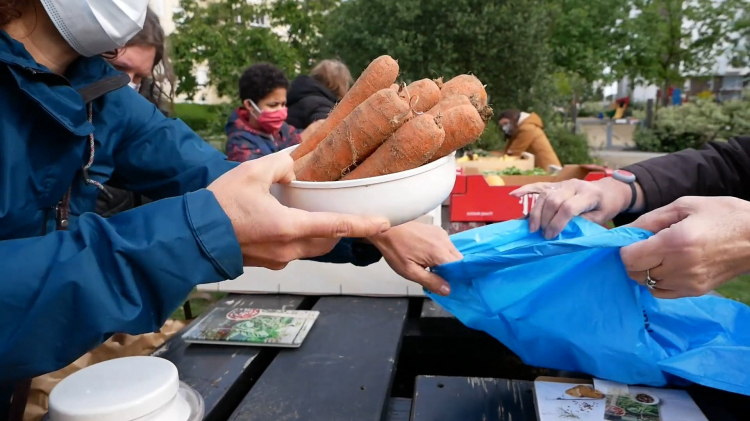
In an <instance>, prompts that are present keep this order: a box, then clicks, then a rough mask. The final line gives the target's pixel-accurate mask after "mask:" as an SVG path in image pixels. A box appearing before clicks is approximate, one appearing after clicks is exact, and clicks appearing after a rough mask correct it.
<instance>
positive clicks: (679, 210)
mask: <svg viewBox="0 0 750 421" xmlns="http://www.w3.org/2000/svg"><path fill="white" fill-rule="evenodd" d="M629 226H633V227H638V228H643V229H645V230H648V231H651V232H653V233H655V235H653V236H652V237H650V238H648V239H647V240H644V241H639V242H637V243H635V244H631V245H630V246H627V247H624V248H622V250H621V251H620V255H621V256H622V261H623V263H624V264H625V268H626V269H627V271H628V276H630V277H631V278H632V279H634V280H635V281H636V282H638V283H640V284H642V285H645V284H646V277H647V276H651V279H652V280H654V281H656V285H655V286H654V288H653V289H649V290H650V291H651V293H652V294H653V295H654V296H656V297H658V298H680V297H696V296H700V295H704V294H706V293H707V292H709V291H711V290H713V289H714V288H716V287H717V286H719V285H721V284H723V283H724V282H726V281H729V280H731V279H734V278H735V277H737V276H738V275H741V274H743V273H747V272H748V271H749V270H750V202H747V201H744V200H740V199H735V198H732V197H683V198H680V199H678V200H676V201H674V202H673V203H672V204H670V205H667V206H664V207H663V208H659V209H656V210H654V211H651V212H649V213H647V214H645V215H643V216H641V217H640V218H638V219H637V220H636V221H635V222H633V223H632V224H630V225H629Z"/></svg>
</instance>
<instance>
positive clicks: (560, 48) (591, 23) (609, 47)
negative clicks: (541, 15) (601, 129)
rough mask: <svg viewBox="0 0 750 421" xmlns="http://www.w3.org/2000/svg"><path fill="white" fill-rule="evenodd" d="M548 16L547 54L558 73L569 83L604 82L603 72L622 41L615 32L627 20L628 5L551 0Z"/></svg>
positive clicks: (619, 0) (607, 1) (607, 0)
mask: <svg viewBox="0 0 750 421" xmlns="http://www.w3.org/2000/svg"><path fill="white" fill-rule="evenodd" d="M547 8H548V11H549V13H550V31H551V33H550V52H551V54H552V60H553V63H554V64H555V66H556V67H557V69H558V71H560V72H562V73H564V74H567V75H568V78H569V79H571V81H572V82H571V83H576V82H577V81H580V80H583V81H585V82H588V83H589V84H590V83H591V82H594V81H597V80H601V79H603V78H605V75H604V70H605V68H607V67H610V66H612V65H614V64H615V60H616V59H617V50H618V49H620V48H622V47H623V46H624V45H623V39H622V37H621V36H620V31H619V30H618V28H619V26H620V24H621V22H622V21H623V20H624V19H625V18H627V13H628V2H627V1H622V0H597V1H591V0H553V1H550V2H549V3H548V6H547Z"/></svg>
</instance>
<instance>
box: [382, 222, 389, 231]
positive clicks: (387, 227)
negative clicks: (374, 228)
mask: <svg viewBox="0 0 750 421" xmlns="http://www.w3.org/2000/svg"><path fill="white" fill-rule="evenodd" d="M390 228H391V224H390V223H389V222H387V221H386V222H383V223H382V224H380V232H386V231H388V229H390Z"/></svg>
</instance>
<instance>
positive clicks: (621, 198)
mask: <svg viewBox="0 0 750 421" xmlns="http://www.w3.org/2000/svg"><path fill="white" fill-rule="evenodd" d="M595 183H598V184H601V185H602V188H603V189H604V191H606V192H609V193H611V194H610V197H612V198H613V199H611V200H618V206H619V209H620V213H642V212H643V210H644V209H645V207H646V199H645V197H644V194H643V188H642V187H641V185H640V184H638V182H636V183H634V187H635V203H633V206H632V207H630V203H631V202H632V201H633V189H632V188H631V187H630V185H629V184H627V183H623V182H622V181H618V180H615V179H614V178H611V177H607V178H603V179H601V180H598V181H595ZM628 207H630V209H628Z"/></svg>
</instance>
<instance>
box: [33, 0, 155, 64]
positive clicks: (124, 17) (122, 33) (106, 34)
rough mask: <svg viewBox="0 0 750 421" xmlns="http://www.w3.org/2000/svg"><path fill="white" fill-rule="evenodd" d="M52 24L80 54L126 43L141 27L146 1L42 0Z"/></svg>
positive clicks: (103, 50) (110, 48)
mask: <svg viewBox="0 0 750 421" xmlns="http://www.w3.org/2000/svg"><path fill="white" fill-rule="evenodd" d="M41 1H42V5H43V6H44V9H45V10H46V11H47V14H48V15H49V17H50V19H51V20H52V23H54V24H55V27H56V28H57V30H58V31H60V34H61V35H62V36H63V38H65V41H67V42H68V44H70V46H71V47H73V49H75V50H76V51H78V53H79V54H81V55H83V56H86V57H92V56H95V55H98V54H102V53H106V52H107V51H112V50H114V49H117V48H120V47H123V46H125V44H126V43H127V42H128V41H130V38H132V37H134V36H135V35H136V34H137V33H138V32H140V31H141V29H143V22H144V21H145V20H146V10H147V9H148V0H41Z"/></svg>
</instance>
